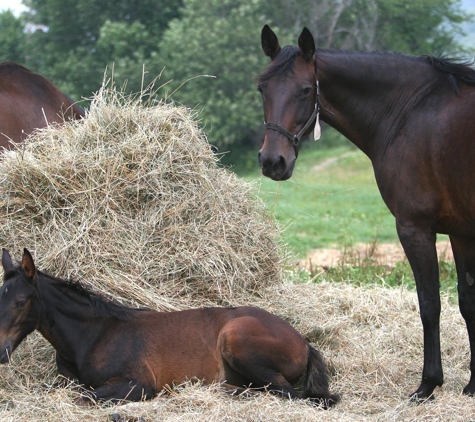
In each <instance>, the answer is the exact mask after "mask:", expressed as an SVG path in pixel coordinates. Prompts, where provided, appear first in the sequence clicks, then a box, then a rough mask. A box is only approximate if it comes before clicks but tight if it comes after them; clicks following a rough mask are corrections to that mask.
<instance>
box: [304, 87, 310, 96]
mask: <svg viewBox="0 0 475 422" xmlns="http://www.w3.org/2000/svg"><path fill="white" fill-rule="evenodd" d="M311 91H312V88H304V90H303V91H302V95H304V96H307V95H309V94H310V92H311Z"/></svg>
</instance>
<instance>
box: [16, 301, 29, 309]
mask: <svg viewBox="0 0 475 422" xmlns="http://www.w3.org/2000/svg"><path fill="white" fill-rule="evenodd" d="M27 303H28V301H27V300H25V299H24V300H20V301H19V302H18V303H17V304H16V307H17V308H24V307H25V306H26V304H27Z"/></svg>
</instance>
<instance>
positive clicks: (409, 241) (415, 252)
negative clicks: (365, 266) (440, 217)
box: [396, 221, 444, 401]
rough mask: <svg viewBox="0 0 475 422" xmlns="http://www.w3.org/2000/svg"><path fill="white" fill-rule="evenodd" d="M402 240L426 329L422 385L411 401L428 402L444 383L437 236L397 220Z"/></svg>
mask: <svg viewBox="0 0 475 422" xmlns="http://www.w3.org/2000/svg"><path fill="white" fill-rule="evenodd" d="M396 226H397V231H398V235H399V239H400V241H401V244H402V246H403V248H404V251H405V253H406V256H407V259H408V260H409V264H410V265H411V268H412V272H413V273H414V279H415V281H416V288H417V296H418V299H419V309H420V315H421V320H422V327H423V330H424V367H423V370H422V382H421V384H420V386H419V388H418V389H417V390H416V391H415V392H414V393H412V394H411V399H412V400H417V401H420V400H425V399H427V398H429V397H431V396H432V393H433V391H434V389H435V387H437V386H441V385H442V383H443V382H444V376H443V372H442V360H441V353H440V327H439V322H440V293H439V265H438V261H437V250H436V247H435V241H436V233H435V231H434V230H432V229H431V228H430V227H429V226H422V227H421V226H420V225H414V224H413V223H411V222H408V221H396Z"/></svg>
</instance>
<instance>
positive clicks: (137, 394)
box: [76, 377, 156, 406]
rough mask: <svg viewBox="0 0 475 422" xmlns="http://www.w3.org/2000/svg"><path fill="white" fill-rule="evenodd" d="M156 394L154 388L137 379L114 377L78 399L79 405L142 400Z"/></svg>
mask: <svg viewBox="0 0 475 422" xmlns="http://www.w3.org/2000/svg"><path fill="white" fill-rule="evenodd" d="M155 395H156V392H155V391H154V389H153V388H151V387H148V386H145V385H143V384H140V383H138V382H136V381H131V380H126V379H124V378H120V377H117V378H112V379H110V380H108V381H107V382H106V383H104V384H103V385H101V386H100V387H98V388H96V389H94V390H92V391H89V392H88V394H87V395H86V394H84V395H83V396H82V397H81V398H79V399H78V400H77V401H76V404H79V405H84V406H88V405H92V404H94V402H105V401H111V402H114V403H121V402H123V401H140V400H146V399H151V398H153V397H154V396H155Z"/></svg>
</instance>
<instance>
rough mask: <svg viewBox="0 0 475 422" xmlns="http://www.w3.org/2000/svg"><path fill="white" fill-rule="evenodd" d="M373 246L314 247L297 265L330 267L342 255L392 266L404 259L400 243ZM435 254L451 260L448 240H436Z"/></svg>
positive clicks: (336, 263)
mask: <svg viewBox="0 0 475 422" xmlns="http://www.w3.org/2000/svg"><path fill="white" fill-rule="evenodd" d="M373 248H374V247H373V245H368V244H365V243H358V244H356V245H353V247H352V248H351V249H348V250H347V251H345V250H342V249H336V248H335V249H333V248H322V249H315V250H313V251H312V252H310V253H309V254H308V255H307V257H306V258H305V259H302V260H301V261H300V262H299V265H301V266H303V267H304V268H310V267H313V268H315V267H316V266H319V267H332V266H336V265H338V264H339V263H340V262H341V259H342V257H343V258H344V259H346V260H348V257H350V260H352V261H353V262H355V261H356V262H358V260H363V259H365V258H369V257H372V259H374V260H375V262H377V263H378V264H380V265H389V266H394V265H395V264H396V262H398V261H403V260H405V259H406V255H405V254H404V251H403V250H402V247H401V245H400V244H395V243H382V244H377V245H376V248H375V250H374V251H373ZM437 254H438V256H439V259H441V258H443V259H444V260H445V261H453V255H452V249H451V248H450V242H449V241H441V242H437Z"/></svg>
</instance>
